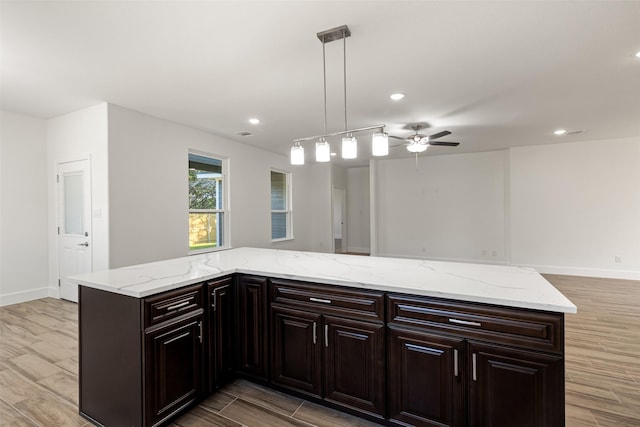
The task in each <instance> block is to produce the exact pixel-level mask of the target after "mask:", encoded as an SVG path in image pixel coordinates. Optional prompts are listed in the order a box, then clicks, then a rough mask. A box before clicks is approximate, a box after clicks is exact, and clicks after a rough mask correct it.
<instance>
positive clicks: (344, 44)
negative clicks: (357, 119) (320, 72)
mask: <svg viewBox="0 0 640 427" xmlns="http://www.w3.org/2000/svg"><path fill="white" fill-rule="evenodd" d="M342 55H343V56H342V64H343V79H344V130H347V129H349V128H348V127H347V35H346V34H345V30H344V29H343V30H342Z"/></svg>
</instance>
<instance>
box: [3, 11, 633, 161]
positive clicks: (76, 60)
mask: <svg viewBox="0 0 640 427" xmlns="http://www.w3.org/2000/svg"><path fill="white" fill-rule="evenodd" d="M0 14H1V30H0V31H1V33H0V36H1V50H2V57H1V59H2V76H1V77H2V86H1V88H0V90H1V92H0V95H1V102H2V108H3V109H5V110H10V111H14V112H18V113H23V114H27V115H31V116H35V117H40V118H45V119H46V118H51V117H55V116H58V115H61V114H65V113H68V112H71V111H75V110H79V109H82V108H85V107H88V106H91V105H94V104H97V103H99V102H105V101H106V102H110V103H114V104H117V105H120V106H123V107H126V108H130V109H133V110H137V111H142V112H145V113H148V114H152V115H154V116H158V117H161V118H165V119H169V120H173V121H175V122H179V123H183V124H186V125H189V126H193V127H196V128H200V129H204V130H206V131H209V132H212V133H215V134H218V135H222V136H224V137H227V138H230V139H233V140H236V141H239V142H244V143H248V144H252V145H256V146H259V147H263V148H265V149H267V150H271V151H275V152H278V153H282V154H285V155H288V152H289V148H290V147H291V144H292V140H293V139H295V138H301V137H306V136H312V135H317V134H321V133H323V132H324V131H323V91H322V82H323V80H322V43H320V41H319V40H318V38H317V37H316V33H317V32H320V31H323V30H327V29H330V28H333V27H337V26H340V25H343V24H346V25H348V26H349V28H350V29H351V32H352V36H351V37H350V38H348V39H347V97H348V116H349V123H348V124H349V128H357V127H364V126H369V125H375V124H379V123H384V124H386V125H387V131H388V132H389V133H391V134H395V135H402V136H405V135H408V134H410V132H408V131H406V130H402V128H403V126H404V125H406V124H407V123H412V122H428V123H430V124H431V126H432V128H431V129H428V130H427V131H425V132H424V133H435V132H438V131H440V130H444V129H446V130H450V131H451V132H453V135H451V136H449V137H447V138H443V140H448V141H457V142H460V143H461V144H460V146H459V147H457V148H450V147H431V148H430V149H429V150H428V151H427V154H428V155H433V154H450V153H460V152H478V151H486V150H495V149H500V148H504V147H509V146H519V145H530V144H545V143H553V142H557V141H563V142H566V141H583V140H594V139H608V138H622V137H632V136H639V135H640V59H638V58H636V57H635V56H634V55H635V53H636V52H638V51H640V1H588V2H587V1H532V2H528V1H498V2H486V1H470V2H461V1H355V0H354V1H285V2H283V1H254V2H249V1H237V0H236V1H203V2H185V1H162V2H160V1H156V2H142V1H69V2H62V1H41V2H31V1H16V2H7V1H2V3H1V10H0ZM326 48H327V91H328V95H327V96H328V131H329V132H332V131H340V130H343V129H344V110H343V105H344V104H343V86H342V83H343V79H342V70H343V68H342V55H343V53H342V42H341V41H339V42H331V43H329V44H327V45H326ZM398 91H399V92H404V93H406V94H407V96H406V98H405V99H404V100H402V101H399V102H394V101H391V100H390V99H389V95H390V94H391V93H393V92H398ZM250 117H258V118H260V119H261V120H262V122H261V123H260V124H259V125H258V126H253V125H250V124H249V123H248V119H249V118H250ZM559 127H562V128H566V129H567V130H569V131H577V130H581V131H583V133H581V134H577V135H567V136H564V137H556V136H554V135H553V134H552V132H553V130H554V129H556V128H559ZM239 131H250V132H252V133H253V134H254V135H253V136H250V137H242V136H239V135H237V134H236V133H237V132H239ZM366 139H368V138H364V137H363V138H361V141H365V140H366ZM335 145H337V144H335ZM309 148H311V146H309ZM335 148H337V147H335ZM310 151H312V150H311V149H309V150H307V157H308V159H309V160H311V156H310ZM368 151H369V148H368V144H367V146H365V145H361V147H360V154H361V156H360V160H358V161H342V163H343V164H347V165H348V164H359V162H361V161H362V160H363V159H364V158H365V157H364V154H366V153H367V152H368ZM394 153H395V155H397V156H407V157H408V156H409V153H407V152H406V150H404V149H402V148H398V149H396V150H394Z"/></svg>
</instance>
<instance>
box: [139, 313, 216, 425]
mask: <svg viewBox="0 0 640 427" xmlns="http://www.w3.org/2000/svg"><path fill="white" fill-rule="evenodd" d="M203 322H204V315H203V311H202V309H200V310H199V311H198V312H197V314H196V315H194V316H190V317H188V318H186V319H182V320H179V321H176V322H175V323H170V324H163V326H161V327H159V328H155V329H151V328H150V329H149V330H147V331H146V332H145V379H146V382H145V396H146V418H147V423H146V425H154V426H155V425H158V424H160V423H162V422H163V421H165V420H167V419H168V418H170V417H171V416H173V415H175V414H176V413H177V412H179V411H180V410H182V409H184V408H186V407H187V406H189V405H190V404H192V403H194V402H195V401H196V400H198V399H199V398H200V397H201V396H202V391H203V387H202V385H203V374H204V364H203V361H204V345H203V339H204V337H203V333H204V330H203Z"/></svg>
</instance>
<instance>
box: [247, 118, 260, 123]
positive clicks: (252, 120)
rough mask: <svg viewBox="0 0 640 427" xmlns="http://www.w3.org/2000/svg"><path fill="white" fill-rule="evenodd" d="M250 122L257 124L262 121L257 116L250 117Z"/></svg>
mask: <svg viewBox="0 0 640 427" xmlns="http://www.w3.org/2000/svg"><path fill="white" fill-rule="evenodd" d="M249 123H251V124H252V125H257V124H258V123H260V119H256V118H255V117H254V118H251V119H249Z"/></svg>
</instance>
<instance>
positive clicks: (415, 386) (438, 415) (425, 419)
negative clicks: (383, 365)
mask: <svg viewBox="0 0 640 427" xmlns="http://www.w3.org/2000/svg"><path fill="white" fill-rule="evenodd" d="M387 340H388V341H387V342H388V344H387V351H388V363H389V365H388V369H387V373H388V377H387V381H388V391H387V396H388V399H389V423H390V424H391V425H401V426H407V425H411V426H416V427H435V426H437V427H444V426H464V425H465V417H464V394H463V392H464V389H463V367H464V365H463V360H462V357H463V355H464V340H463V339H460V338H449V337H444V336H440V335H435V334H430V333H427V332H423V331H415V330H410V329H403V328H397V327H389V328H388V329H387Z"/></svg>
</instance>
